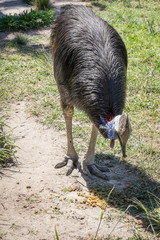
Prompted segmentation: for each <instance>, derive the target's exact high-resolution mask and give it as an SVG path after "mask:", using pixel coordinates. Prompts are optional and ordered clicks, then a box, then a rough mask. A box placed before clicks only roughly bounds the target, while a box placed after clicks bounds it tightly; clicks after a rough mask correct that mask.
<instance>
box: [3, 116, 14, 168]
mask: <svg viewBox="0 0 160 240" xmlns="http://www.w3.org/2000/svg"><path fill="white" fill-rule="evenodd" d="M4 126H5V122H4V116H3V115H2V112H0V165H1V166H4V167H7V166H8V164H9V163H13V161H14V160H16V157H15V154H16V150H15V149H14V147H15V146H14V141H13V140H12V139H11V136H10V134H9V133H8V132H6V131H4Z"/></svg>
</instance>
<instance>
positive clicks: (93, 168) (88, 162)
mask: <svg viewBox="0 0 160 240" xmlns="http://www.w3.org/2000/svg"><path fill="white" fill-rule="evenodd" d="M97 135H98V130H97V128H96V127H95V125H94V124H93V126H92V133H91V139H90V143H89V148H88V151H87V155H86V159H85V160H84V161H83V171H84V173H85V174H87V175H88V176H89V177H90V178H93V176H92V174H93V175H96V176H97V177H100V178H103V179H106V180H108V177H107V176H106V175H105V173H103V172H105V171H108V168H107V167H106V166H99V165H98V164H96V163H95V162H94V153H95V146H96V140H97Z"/></svg>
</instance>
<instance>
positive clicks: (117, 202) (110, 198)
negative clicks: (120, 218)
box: [82, 154, 160, 233]
mask: <svg viewBox="0 0 160 240" xmlns="http://www.w3.org/2000/svg"><path fill="white" fill-rule="evenodd" d="M96 161H98V162H102V163H103V164H105V165H106V166H108V168H109V172H107V173H106V174H107V175H108V177H109V181H106V180H100V179H98V178H97V177H95V179H94V180H90V179H89V178H88V177H87V176H85V175H84V174H83V173H82V177H83V178H84V180H85V181H86V184H87V187H88V189H89V190H90V191H91V192H92V193H93V194H94V196H96V197H98V199H99V200H100V201H103V202H104V201H105V203H106V206H107V205H109V206H112V207H114V208H117V209H119V210H121V211H123V212H124V211H125V212H127V213H128V214H129V215H131V216H133V217H135V218H136V219H140V220H141V221H142V223H143V227H145V228H146V229H147V230H149V231H152V229H151V226H150V227H148V226H149V225H151V223H152V224H153V227H154V225H155V229H154V230H155V231H156V228H157V233H159V232H160V225H159V223H157V224H156V217H155V221H154V220H153V219H150V221H151V222H149V220H148V218H147V216H146V214H145V212H144V209H143V208H142V207H140V206H139V203H140V204H142V205H143V206H144V207H145V208H146V209H147V211H148V212H150V213H151V214H152V213H153V214H154V213H155V212H156V210H157V209H158V208H159V204H160V183H159V182H158V181H156V180H154V179H152V178H151V177H149V176H147V175H146V173H145V172H144V171H143V169H140V168H139V167H137V166H134V165H132V164H130V163H128V162H127V161H121V162H120V161H119V159H118V158H115V157H114V156H109V155H106V154H96ZM154 216H155V215H154ZM150 217H151V216H150ZM157 217H158V219H159V215H157ZM159 222H160V219H159Z"/></svg>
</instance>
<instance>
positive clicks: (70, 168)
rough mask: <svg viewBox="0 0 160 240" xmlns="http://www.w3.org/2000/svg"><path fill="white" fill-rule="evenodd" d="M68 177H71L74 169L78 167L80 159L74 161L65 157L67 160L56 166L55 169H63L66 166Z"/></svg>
mask: <svg viewBox="0 0 160 240" xmlns="http://www.w3.org/2000/svg"><path fill="white" fill-rule="evenodd" d="M66 165H67V167H66V176H68V175H70V174H71V173H72V171H73V169H74V168H77V167H78V159H73V158H71V157H69V156H65V159H64V160H63V161H62V162H59V163H58V164H56V166H55V168H61V167H64V166H66Z"/></svg>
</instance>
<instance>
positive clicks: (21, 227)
mask: <svg viewBox="0 0 160 240" xmlns="http://www.w3.org/2000/svg"><path fill="white" fill-rule="evenodd" d="M13 2H15V3H18V2H19V3H20V4H22V1H20V0H19V1H12V8H11V6H10V5H7V4H10V3H11V1H5V0H3V1H1V3H0V7H1V8H0V11H1V13H2V14H5V13H6V12H5V11H9V10H10V11H9V12H7V13H11V12H12V10H14V11H15V9H16V6H17V5H14V4H13ZM71 2H72V3H73V2H76V1H70V3H71ZM4 3H5V4H6V5H3V4H4ZM64 4H69V2H68V1H67V2H66V1H56V2H55V7H56V8H57V9H60V7H61V6H62V5H64ZM76 4H80V2H76ZM2 5H3V9H2ZM9 6H10V9H8V8H9ZM23 7H27V6H24V5H23ZM7 9H8V10H7ZM19 10H20V9H19V8H18V11H19ZM12 37H13V34H12V35H10V33H7V35H5V34H3V33H1V35H0V38H1V40H4V42H5V43H6V41H7V40H8V41H9V40H10V38H12ZM1 42H2V41H1ZM8 116H9V117H8V119H7V123H8V126H9V128H10V129H11V130H12V135H13V137H14V139H15V145H16V146H18V148H17V154H16V156H17V160H18V161H17V163H16V164H15V165H13V166H10V167H8V168H4V169H0V239H3V240H11V239H12V240H51V239H56V238H55V230H54V229H55V226H56V228H57V232H58V235H59V239H61V240H70V239H74V240H89V239H94V237H95V235H96V231H97V228H98V224H99V221H100V216H101V212H102V209H101V208H100V207H99V206H102V205H103V203H104V200H103V199H101V200H102V205H101V204H100V205H99V206H98V204H97V202H98V201H99V200H100V199H99V198H98V197H97V196H94V195H93V194H92V193H91V192H90V184H95V183H102V184H110V185H111V186H113V185H115V188H116V190H117V191H120V192H121V191H123V189H124V188H126V187H127V186H129V185H131V182H132V181H134V182H136V181H138V176H136V175H135V174H134V173H131V172H130V170H129V169H127V167H126V165H125V164H123V163H119V162H117V161H115V162H114V163H111V162H110V161H109V160H108V161H107V160H106V159H105V163H106V164H107V165H108V167H109V170H110V171H109V172H108V176H109V181H108V182H103V181H101V180H100V179H97V178H95V180H94V181H90V180H89V179H88V177H86V176H84V175H83V173H81V172H78V170H74V171H73V173H72V175H71V176H69V177H66V176H65V168H62V169H60V170H57V169H55V168H54V166H55V165H56V164H57V163H58V162H59V161H61V160H62V159H63V156H64V155H65V151H66V137H65V132H57V131H55V130H54V129H52V128H48V127H46V126H43V125H41V124H40V123H38V122H37V121H36V119H35V118H33V117H32V116H30V114H29V113H28V111H27V104H26V102H18V103H15V104H13V105H12V106H11V108H10V111H9V112H8ZM84 154H85V153H82V154H81V155H80V161H82V160H83V158H84ZM134 224H135V219H134V218H133V217H131V216H130V217H129V216H126V215H123V216H122V213H120V211H119V209H116V208H112V207H111V206H109V205H108V206H107V208H106V210H105V212H104V216H103V221H102V224H101V226H100V229H99V231H98V237H103V236H105V237H107V236H116V237H122V239H124V240H125V239H127V238H128V237H130V236H133V232H134ZM138 228H141V226H138V227H137V226H136V229H138Z"/></svg>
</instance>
